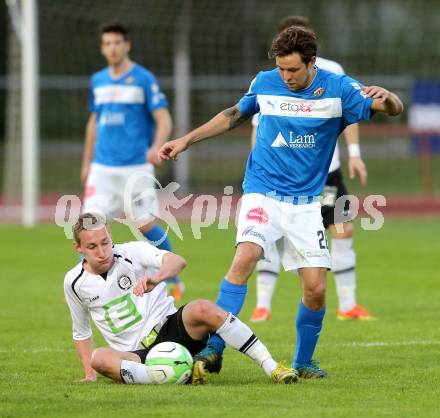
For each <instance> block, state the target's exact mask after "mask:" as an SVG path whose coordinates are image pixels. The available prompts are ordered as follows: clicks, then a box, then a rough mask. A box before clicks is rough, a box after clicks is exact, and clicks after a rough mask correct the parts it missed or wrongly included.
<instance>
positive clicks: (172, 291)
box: [167, 282, 185, 302]
mask: <svg viewBox="0 0 440 418" xmlns="http://www.w3.org/2000/svg"><path fill="white" fill-rule="evenodd" d="M184 291H185V285H184V284H183V282H179V283H172V282H171V283H168V284H167V294H168V296H172V297H173V298H174V301H175V302H178V301H179V300H180V299H182V295H183V292H184Z"/></svg>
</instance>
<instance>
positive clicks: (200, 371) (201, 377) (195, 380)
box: [190, 361, 206, 385]
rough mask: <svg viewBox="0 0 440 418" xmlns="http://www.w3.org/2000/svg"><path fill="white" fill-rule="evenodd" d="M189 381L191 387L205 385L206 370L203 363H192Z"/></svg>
mask: <svg viewBox="0 0 440 418" xmlns="http://www.w3.org/2000/svg"><path fill="white" fill-rule="evenodd" d="M190 381H191V384H192V385H204V384H205V383H206V370H205V367H204V366H203V362H201V361H195V362H194V364H193V370H192V375H191V380H190Z"/></svg>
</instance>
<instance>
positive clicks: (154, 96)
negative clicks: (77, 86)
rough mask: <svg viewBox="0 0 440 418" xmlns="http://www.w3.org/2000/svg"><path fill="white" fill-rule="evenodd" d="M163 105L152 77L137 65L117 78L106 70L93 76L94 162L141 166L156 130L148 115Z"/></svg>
mask: <svg viewBox="0 0 440 418" xmlns="http://www.w3.org/2000/svg"><path fill="white" fill-rule="evenodd" d="M167 106H168V102H167V100H166V98H165V96H164V94H163V93H162V92H161V91H160V88H159V84H158V83H157V81H156V78H155V77H154V75H153V74H152V73H151V72H150V71H148V70H146V69H145V68H143V67H141V66H140V65H138V64H134V65H133V67H132V68H131V69H130V70H129V71H127V72H126V73H125V74H123V75H122V76H120V77H119V78H117V79H114V78H112V77H111V73H110V68H108V67H107V68H104V69H103V70H101V71H99V72H97V73H95V74H93V76H92V79H91V86H90V91H89V109H90V112H95V113H96V115H97V142H96V147H95V158H94V161H95V162H97V163H100V164H104V165H108V166H124V165H134V164H143V163H145V161H146V151H147V149H148V148H149V147H150V145H151V141H152V138H153V136H154V130H155V127H156V124H155V121H154V119H153V115H152V114H153V112H155V111H156V110H157V109H160V108H162V107H167Z"/></svg>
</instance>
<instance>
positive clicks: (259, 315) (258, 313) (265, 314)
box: [251, 308, 272, 322]
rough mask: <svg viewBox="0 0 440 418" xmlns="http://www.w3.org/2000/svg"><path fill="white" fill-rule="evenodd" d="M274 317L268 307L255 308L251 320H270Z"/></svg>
mask: <svg viewBox="0 0 440 418" xmlns="http://www.w3.org/2000/svg"><path fill="white" fill-rule="evenodd" d="M271 317H272V314H271V313H270V311H269V310H268V309H266V308H255V309H254V313H253V314H252V316H251V322H263V321H268V320H269V319H270V318H271Z"/></svg>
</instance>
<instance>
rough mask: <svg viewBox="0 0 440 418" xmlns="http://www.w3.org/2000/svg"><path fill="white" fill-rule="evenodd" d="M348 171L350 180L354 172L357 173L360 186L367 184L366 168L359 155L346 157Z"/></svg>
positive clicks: (354, 174) (353, 176)
mask: <svg viewBox="0 0 440 418" xmlns="http://www.w3.org/2000/svg"><path fill="white" fill-rule="evenodd" d="M348 173H349V175H350V179H351V180H353V179H354V178H355V176H356V173H358V174H359V178H360V180H361V184H362V186H366V185H367V176H368V174H367V168H366V167H365V164H364V162H363V161H362V158H361V157H350V158H349V159H348Z"/></svg>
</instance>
